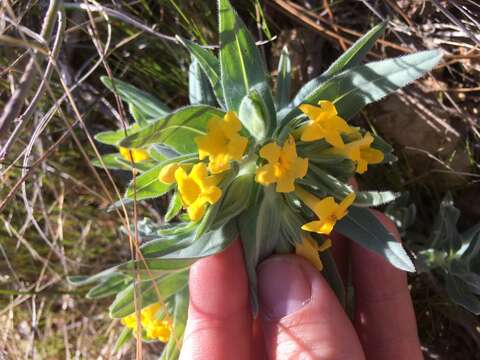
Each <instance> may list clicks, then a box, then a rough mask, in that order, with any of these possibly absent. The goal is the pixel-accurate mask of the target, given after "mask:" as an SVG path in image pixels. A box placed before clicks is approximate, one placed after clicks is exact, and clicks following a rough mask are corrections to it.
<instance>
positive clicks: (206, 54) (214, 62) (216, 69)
mask: <svg viewBox="0 0 480 360" xmlns="http://www.w3.org/2000/svg"><path fill="white" fill-rule="evenodd" d="M176 38H177V40H179V41H180V43H181V44H182V45H183V46H185V47H186V48H187V50H188V51H189V52H190V54H191V55H192V56H193V57H195V58H196V59H197V61H198V63H199V64H200V66H201V68H202V70H203V71H204V72H205V75H207V77H208V80H209V81H210V84H211V86H212V89H213V92H214V93H215V96H216V97H217V101H218V103H219V104H220V105H221V107H222V108H225V105H224V103H225V101H224V99H223V89H222V84H221V81H220V62H219V61H218V59H217V58H216V57H215V55H213V53H212V52H211V51H210V50H208V49H205V48H203V47H201V46H200V45H198V44H196V43H194V42H191V41H189V40H185V39H182V38H181V37H179V36H176Z"/></svg>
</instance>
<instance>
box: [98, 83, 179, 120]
mask: <svg viewBox="0 0 480 360" xmlns="http://www.w3.org/2000/svg"><path fill="white" fill-rule="evenodd" d="M100 80H101V81H102V82H103V84H104V85H105V86H106V87H108V88H109V89H110V90H111V91H112V92H115V93H117V94H118V96H120V97H121V98H122V100H124V101H126V102H127V103H129V104H133V105H134V106H135V108H136V110H137V111H140V112H142V113H143V114H144V115H145V117H146V118H153V119H155V118H159V117H163V116H165V115H167V114H168V113H169V112H170V109H169V108H168V107H167V106H166V105H165V104H164V103H162V102H161V101H160V100H158V99H157V98H155V97H154V96H152V95H150V94H148V93H146V92H145V91H143V90H140V89H138V88H136V87H135V86H133V85H130V84H127V83H126V82H123V81H121V80H118V79H113V83H112V81H111V80H110V79H109V78H108V77H107V76H102V77H101V78H100Z"/></svg>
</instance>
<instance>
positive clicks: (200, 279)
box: [180, 240, 252, 360]
mask: <svg viewBox="0 0 480 360" xmlns="http://www.w3.org/2000/svg"><path fill="white" fill-rule="evenodd" d="M189 290H190V303H189V308H188V320H187V326H186V329H185V336H184V343H183V346H182V351H181V356H180V358H181V359H197V360H203V359H205V360H207V359H226V358H228V357H229V356H230V355H231V352H232V349H235V351H236V353H237V354H238V356H239V358H240V359H250V358H251V356H252V317H251V310H250V302H249V293H248V281H247V274H246V271H245V265H244V261H243V252H242V248H241V245H240V242H239V241H238V240H237V241H235V242H234V243H233V244H232V245H230V246H229V247H228V248H227V249H225V250H224V251H223V252H221V253H219V254H216V255H213V256H209V257H207V258H205V259H202V260H199V261H197V262H196V263H195V264H194V265H193V266H192V267H191V270H190V281H189Z"/></svg>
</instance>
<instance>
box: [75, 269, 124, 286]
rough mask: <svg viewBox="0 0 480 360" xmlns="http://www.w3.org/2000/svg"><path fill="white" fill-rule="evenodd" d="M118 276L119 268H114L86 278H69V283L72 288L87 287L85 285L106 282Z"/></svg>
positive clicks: (77, 276) (80, 276) (78, 276)
mask: <svg viewBox="0 0 480 360" xmlns="http://www.w3.org/2000/svg"><path fill="white" fill-rule="evenodd" d="M117 275H118V271H117V267H116V266H114V267H111V268H108V269H105V270H103V271H101V272H99V273H97V274H94V275H91V276H84V275H74V276H68V277H67V281H68V283H69V284H70V285H72V286H85V285H91V284H95V283H97V282H100V281H105V280H107V279H109V278H111V277H115V276H117Z"/></svg>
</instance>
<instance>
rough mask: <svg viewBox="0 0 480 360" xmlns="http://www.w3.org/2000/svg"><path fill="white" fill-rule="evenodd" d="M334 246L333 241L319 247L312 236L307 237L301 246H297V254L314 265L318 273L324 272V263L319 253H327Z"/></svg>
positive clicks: (327, 241) (328, 240) (325, 242)
mask: <svg viewBox="0 0 480 360" xmlns="http://www.w3.org/2000/svg"><path fill="white" fill-rule="evenodd" d="M331 246H332V240H330V239H327V240H325V241H324V242H323V243H322V245H318V244H317V242H316V241H315V240H313V239H312V238H311V237H310V236H308V235H307V236H305V237H304V238H303V241H302V242H301V243H300V244H297V245H295V253H296V254H297V255H299V256H301V257H303V258H304V259H306V260H307V261H308V262H309V263H310V264H312V265H313V266H314V267H315V268H316V269H317V270H318V271H322V270H323V263H322V260H320V255H319V254H318V253H319V252H322V251H325V250H327V249H328V248H330V247H331Z"/></svg>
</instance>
